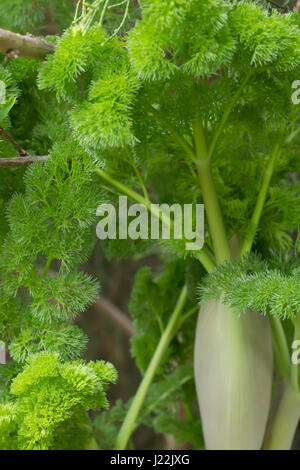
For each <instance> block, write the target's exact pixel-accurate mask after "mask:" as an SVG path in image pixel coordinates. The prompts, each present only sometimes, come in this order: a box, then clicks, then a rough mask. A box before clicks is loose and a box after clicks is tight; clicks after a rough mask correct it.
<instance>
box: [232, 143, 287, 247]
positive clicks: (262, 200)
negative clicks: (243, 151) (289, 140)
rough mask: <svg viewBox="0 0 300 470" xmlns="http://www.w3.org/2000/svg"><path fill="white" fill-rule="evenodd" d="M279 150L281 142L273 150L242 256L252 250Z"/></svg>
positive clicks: (243, 245)
mask: <svg viewBox="0 0 300 470" xmlns="http://www.w3.org/2000/svg"><path fill="white" fill-rule="evenodd" d="M279 150H280V144H279V142H277V143H276V144H275V146H274V148H273V151H272V154H271V157H270V160H269V163H268V166H267V168H266V170H265V173H264V177H263V181H262V185H261V188H260V191H259V194H258V198H257V201H256V205H255V208H254V212H253V215H252V217H251V220H250V225H249V229H248V232H247V235H246V236H245V239H244V241H243V244H242V247H241V254H244V253H249V251H250V250H251V248H252V245H253V242H254V238H255V234H256V230H257V227H258V224H259V221H260V218H261V214H262V211H263V207H264V204H265V201H266V198H267V193H268V189H269V185H270V181H271V178H272V175H273V172H274V167H275V162H276V158H277V156H278V153H279Z"/></svg>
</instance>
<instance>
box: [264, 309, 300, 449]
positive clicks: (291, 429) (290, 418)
mask: <svg viewBox="0 0 300 470" xmlns="http://www.w3.org/2000/svg"><path fill="white" fill-rule="evenodd" d="M271 324H272V323H271ZM282 334H283V335H284V332H282ZM294 339H295V340H299V339H300V315H299V314H298V315H297V317H296V319H295V332H294ZM283 347H284V349H286V347H287V346H285V345H283ZM281 349H282V348H281ZM278 352H280V351H278ZM282 354H283V355H286V351H282ZM287 354H288V352H287ZM282 359H283V358H282ZM284 362H286V358H285V359H284ZM289 363H290V361H289ZM289 370H290V380H289V381H286V382H285V384H284V390H283V394H282V397H281V400H280V403H279V406H278V408H277V410H276V414H275V418H274V420H273V422H272V426H271V429H270V431H269V433H268V435H267V439H266V443H265V446H264V448H265V449H266V450H288V449H290V448H291V446H292V443H293V438H294V434H295V431H296V428H297V425H298V422H299V420H300V393H299V366H298V365H297V364H291V366H290V367H289ZM284 373H285V374H286V364H285V365H284Z"/></svg>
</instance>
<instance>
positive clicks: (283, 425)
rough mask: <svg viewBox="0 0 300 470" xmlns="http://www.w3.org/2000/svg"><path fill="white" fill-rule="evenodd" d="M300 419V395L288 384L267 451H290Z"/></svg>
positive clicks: (267, 443)
mask: <svg viewBox="0 0 300 470" xmlns="http://www.w3.org/2000/svg"><path fill="white" fill-rule="evenodd" d="M299 419H300V394H299V393H298V392H296V390H295V389H294V388H293V387H292V386H291V384H290V382H287V383H286V384H285V387H284V391H283V395H282V398H281V401H280V403H279V406H278V408H277V410H276V415H275V418H274V421H273V425H272V429H271V430H270V432H269V434H268V437H267V441H266V443H265V446H264V449H265V450H289V449H290V448H291V446H292V443H293V439H294V434H295V431H296V428H297V425H298V422H299Z"/></svg>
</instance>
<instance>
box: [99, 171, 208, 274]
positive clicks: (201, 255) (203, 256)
mask: <svg viewBox="0 0 300 470" xmlns="http://www.w3.org/2000/svg"><path fill="white" fill-rule="evenodd" d="M95 172H96V173H97V175H98V176H100V178H102V179H103V180H104V181H106V182H107V183H108V184H110V185H111V186H113V187H114V188H116V189H117V190H118V191H120V193H123V194H126V195H127V196H128V197H130V198H131V199H133V200H134V201H136V202H137V203H139V204H143V205H145V207H146V208H147V209H148V211H149V212H150V213H152V214H153V215H155V216H156V217H158V219H159V220H161V221H162V222H163V223H164V224H171V221H170V219H169V217H167V216H166V215H165V214H164V213H163V212H162V211H161V210H159V208H158V207H157V206H156V204H153V203H152V202H151V201H150V200H149V199H146V198H145V197H143V196H141V194H139V193H137V192H136V191H134V190H133V189H131V188H128V186H126V185H125V184H123V183H121V182H120V181H117V180H115V179H114V178H112V177H111V176H109V175H108V174H107V173H105V171H103V170H101V169H100V168H97V169H96V170H95ZM194 256H195V258H196V259H198V260H199V261H200V262H201V264H202V265H203V266H204V268H205V269H206V271H207V272H211V271H212V270H213V269H214V268H215V264H214V262H213V260H212V259H211V257H210V255H209V253H208V252H207V250H206V249H205V247H203V248H202V249H201V250H200V251H197V252H196V253H195V255H194Z"/></svg>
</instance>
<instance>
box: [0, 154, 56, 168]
mask: <svg viewBox="0 0 300 470" xmlns="http://www.w3.org/2000/svg"><path fill="white" fill-rule="evenodd" d="M47 158H48V155H38V156H35V155H28V156H24V157H13V158H0V168H23V167H26V166H28V165H31V164H32V163H36V162H45V161H46V160H47Z"/></svg>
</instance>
